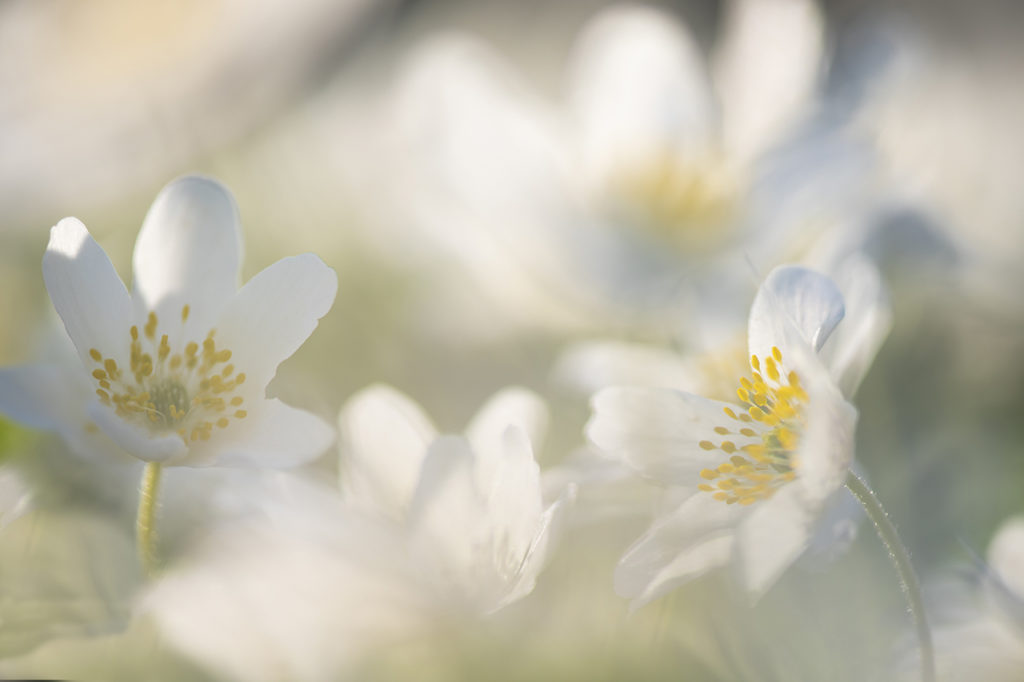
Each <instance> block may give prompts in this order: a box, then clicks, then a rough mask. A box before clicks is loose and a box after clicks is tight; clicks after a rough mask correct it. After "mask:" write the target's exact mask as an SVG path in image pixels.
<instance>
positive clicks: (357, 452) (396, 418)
mask: <svg viewBox="0 0 1024 682" xmlns="http://www.w3.org/2000/svg"><path fill="white" fill-rule="evenodd" d="M338 425H339V428H340V431H341V473H340V475H341V485H342V489H343V490H345V492H346V497H348V499H350V500H351V501H353V502H354V503H355V504H357V505H360V506H362V507H367V508H372V509H376V510H378V511H381V512H383V513H385V514H387V515H389V516H391V517H393V518H395V519H400V518H404V516H405V512H406V510H407V509H408V507H409V503H410V502H411V501H412V496H413V492H414V491H415V489H416V483H417V481H418V480H419V475H420V468H421V467H422V466H423V458H424V457H426V455H427V448H428V447H429V446H430V443H431V442H432V441H433V440H434V438H436V437H437V432H436V430H435V429H434V426H433V424H431V423H430V420H429V419H428V418H427V415H426V414H424V413H423V411H422V410H421V409H420V407H419V405H417V404H416V403H414V402H413V401H412V400H410V399H409V398H408V397H406V396H405V395H403V394H401V393H399V392H398V391H396V390H394V389H393V388H390V387H388V386H383V385H376V386H371V387H369V388H367V389H364V390H362V391H360V392H359V393H357V394H356V395H355V396H353V397H352V398H351V399H349V401H348V403H346V405H345V406H344V407H343V408H342V410H341V414H340V415H339V416H338Z"/></svg>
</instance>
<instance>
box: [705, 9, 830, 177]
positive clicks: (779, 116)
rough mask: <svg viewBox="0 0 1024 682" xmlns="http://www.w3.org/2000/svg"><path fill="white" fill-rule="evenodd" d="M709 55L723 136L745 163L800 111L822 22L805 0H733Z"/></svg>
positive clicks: (816, 72) (817, 62)
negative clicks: (718, 38)
mask: <svg viewBox="0 0 1024 682" xmlns="http://www.w3.org/2000/svg"><path fill="white" fill-rule="evenodd" d="M724 31H725V32H724V35H723V36H722V38H721V41H720V43H719V46H718V49H717V50H716V53H715V55H714V61H713V68H714V75H715V89H716V90H717V91H718V96H719V98H720V101H721V103H722V136H723V138H724V142H725V146H726V149H727V151H728V152H729V154H730V156H731V157H733V158H738V159H739V160H741V161H747V160H749V159H751V158H753V157H754V156H755V155H756V154H758V153H759V152H761V151H764V150H765V149H766V148H767V147H769V146H770V145H771V144H772V143H773V142H779V141H780V138H781V136H782V135H784V134H785V133H786V132H787V129H788V128H789V127H791V126H793V124H794V123H796V122H797V120H798V118H799V117H800V115H801V114H804V113H806V111H807V108H808V103H809V102H808V100H809V99H810V96H811V94H812V93H813V90H814V88H815V86H816V84H817V83H818V80H819V78H820V76H821V74H822V71H823V68H822V67H823V64H822V53H823V51H824V21H823V18H822V16H821V11H820V9H819V8H818V6H817V4H816V3H815V2H813V1H811V0H733V1H732V2H728V3H726V14H725V28H724Z"/></svg>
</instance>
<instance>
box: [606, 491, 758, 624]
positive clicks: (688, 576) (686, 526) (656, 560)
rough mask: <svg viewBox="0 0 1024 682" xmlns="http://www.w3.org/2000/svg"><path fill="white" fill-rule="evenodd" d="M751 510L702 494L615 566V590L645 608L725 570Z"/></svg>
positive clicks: (665, 519)
mask: <svg viewBox="0 0 1024 682" xmlns="http://www.w3.org/2000/svg"><path fill="white" fill-rule="evenodd" d="M746 511H747V510H746V508H744V507H740V506H739V505H729V504H725V503H723V502H720V501H718V500H716V499H714V498H712V497H711V496H710V495H705V494H703V493H698V494H696V495H693V496H691V497H690V498H688V499H687V500H685V501H684V502H683V503H682V504H681V505H679V506H678V507H677V508H676V509H675V510H673V511H672V512H670V513H669V514H667V515H666V516H663V517H661V518H659V519H658V520H656V521H655V522H654V524H653V525H652V526H651V528H650V529H649V530H648V531H647V532H646V533H644V535H643V536H642V537H641V538H640V539H639V540H637V541H636V542H635V543H633V545H632V546H631V547H630V548H629V549H628V550H627V551H626V553H625V555H623V557H622V559H620V560H619V563H618V565H617V566H616V567H615V592H616V593H617V594H619V595H620V596H623V597H629V598H630V599H632V602H631V603H630V607H631V608H633V609H636V608H639V607H641V606H643V605H644V604H646V603H648V602H650V601H651V600H652V599H656V598H657V597H659V596H661V595H663V594H665V593H667V592H669V591H670V590H672V589H674V588H675V587H678V586H679V585H681V584H683V583H685V582H687V581H689V580H693V579H694V578H697V577H699V576H700V575H702V574H704V573H706V572H707V571H709V570H711V569H713V568H717V567H719V566H723V565H725V564H726V563H728V562H729V560H730V559H731V558H732V551H733V546H734V542H735V539H734V530H735V527H736V525H737V524H738V523H739V521H740V520H741V519H742V518H743V516H744V514H745V512H746Z"/></svg>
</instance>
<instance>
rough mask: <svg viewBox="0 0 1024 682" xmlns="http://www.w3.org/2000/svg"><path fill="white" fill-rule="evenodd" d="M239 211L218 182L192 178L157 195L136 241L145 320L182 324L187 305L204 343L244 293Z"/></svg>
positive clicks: (136, 293)
mask: <svg viewBox="0 0 1024 682" xmlns="http://www.w3.org/2000/svg"><path fill="white" fill-rule="evenodd" d="M241 261H242V236H241V230H240V226H239V219H238V208H237V207H236V206H235V201H234V199H233V198H232V197H231V193H230V192H228V190H227V189H226V188H225V187H224V186H223V185H221V184H220V183H219V182H217V181H216V180H212V179H210V178H204V177H200V176H195V175H191V176H186V177H183V178H179V179H178V180H175V181H174V182H172V183H170V184H169V185H167V186H166V187H164V189H163V190H162V191H161V192H160V194H159V195H157V198H156V200H155V201H154V202H153V205H152V206H151V207H150V209H149V213H147V214H146V219H145V221H144V222H143V223H142V229H141V230H140V231H139V236H138V238H137V239H136V240H135V253H134V256H133V258H132V276H133V282H134V283H133V285H132V295H133V297H134V298H135V305H136V306H137V310H136V312H137V314H138V313H141V314H139V315H138V317H139V319H145V316H146V314H147V313H148V312H149V311H154V312H156V313H157V315H158V316H159V317H160V318H161V319H167V320H176V319H179V318H180V317H181V312H182V308H183V306H185V305H186V304H187V305H188V306H189V308H190V313H189V322H191V323H192V325H194V328H195V329H197V330H201V331H200V333H199V336H200V338H201V337H202V336H204V335H205V334H206V331H207V330H208V329H209V328H210V327H211V326H212V325H213V323H214V322H215V321H216V320H217V317H218V315H219V314H220V312H221V310H222V309H223V308H224V305H225V304H226V303H227V302H228V300H229V299H230V298H231V297H232V296H233V295H234V294H235V292H236V291H237V290H238V276H239V269H240V267H241Z"/></svg>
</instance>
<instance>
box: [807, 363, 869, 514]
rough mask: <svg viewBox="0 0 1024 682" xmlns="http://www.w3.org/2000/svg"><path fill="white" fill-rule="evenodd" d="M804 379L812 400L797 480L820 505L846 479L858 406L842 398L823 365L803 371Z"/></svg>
mask: <svg viewBox="0 0 1024 682" xmlns="http://www.w3.org/2000/svg"><path fill="white" fill-rule="evenodd" d="M801 380H802V381H803V386H804V388H805V389H806V391H807V394H808V398H809V401H808V403H807V406H806V407H805V417H806V419H807V424H806V426H805V427H804V433H803V436H802V437H801V440H800V446H799V450H798V451H797V454H796V459H797V461H798V462H799V470H798V478H797V480H796V484H797V485H799V486H800V488H801V490H802V495H803V497H804V499H805V500H807V501H808V502H812V503H814V504H816V505H819V506H820V505H822V504H824V503H825V500H826V499H828V498H829V497H831V496H832V494H833V493H834V492H835V491H836V490H838V489H839V488H840V487H841V486H842V485H843V483H844V482H845V481H846V475H847V472H848V471H849V469H850V464H851V463H852V462H853V453H854V430H855V428H856V425H857V410H856V408H854V406H853V405H851V404H850V403H848V402H847V401H846V400H844V399H843V396H842V395H841V394H840V393H839V389H838V388H837V387H836V386H835V385H834V384H833V383H832V379H831V377H829V376H828V374H827V373H826V372H825V371H824V370H823V369H822V371H819V372H811V373H808V372H806V371H804V373H803V374H802V375H801Z"/></svg>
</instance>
